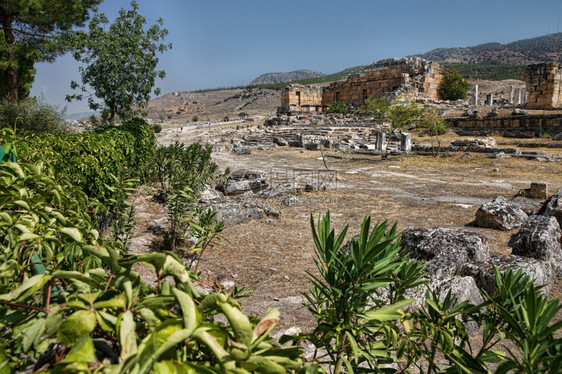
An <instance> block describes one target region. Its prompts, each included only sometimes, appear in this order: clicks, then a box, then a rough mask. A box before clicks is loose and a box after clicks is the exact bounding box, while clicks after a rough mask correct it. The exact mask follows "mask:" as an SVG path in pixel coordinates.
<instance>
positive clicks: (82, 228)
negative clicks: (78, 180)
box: [0, 162, 103, 285]
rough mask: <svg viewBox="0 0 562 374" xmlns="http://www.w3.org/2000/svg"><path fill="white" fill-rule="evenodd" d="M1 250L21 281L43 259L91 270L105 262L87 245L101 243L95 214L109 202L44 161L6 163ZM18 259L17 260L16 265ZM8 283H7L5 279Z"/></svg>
mask: <svg viewBox="0 0 562 374" xmlns="http://www.w3.org/2000/svg"><path fill="white" fill-rule="evenodd" d="M0 186H1V188H0V212H1V213H0V238H2V239H0V243H1V246H2V248H3V251H2V252H1V253H0V257H2V261H1V262H2V263H4V265H3V266H9V267H10V266H13V271H14V276H16V274H17V277H19V278H18V279H19V281H20V282H21V281H22V280H23V279H25V278H26V277H25V276H24V275H25V274H26V273H29V272H30V269H31V268H33V267H35V266H36V265H38V264H34V261H32V256H33V255H34V254H37V255H39V256H40V258H41V259H42V262H43V263H45V264H48V266H49V267H50V268H53V269H59V270H85V269H89V268H92V267H95V266H99V265H100V262H99V259H98V258H97V257H92V256H90V255H89V254H88V252H85V251H84V249H83V246H96V245H98V244H99V233H98V231H97V230H96V229H95V225H94V224H93V223H92V220H91V217H92V215H93V214H94V213H95V212H96V211H98V210H100V209H103V207H102V206H101V205H100V204H99V203H98V202H97V201H95V200H92V199H89V198H88V197H87V196H86V194H84V193H83V192H82V191H81V190H80V189H79V188H77V187H73V186H71V185H69V184H61V183H60V182H57V178H56V177H55V176H54V175H53V174H52V173H51V172H49V171H48V170H46V168H45V166H44V165H43V164H42V163H38V164H16V163H11V162H7V163H0ZM10 264H12V265H10ZM2 284H3V285H5V283H2Z"/></svg>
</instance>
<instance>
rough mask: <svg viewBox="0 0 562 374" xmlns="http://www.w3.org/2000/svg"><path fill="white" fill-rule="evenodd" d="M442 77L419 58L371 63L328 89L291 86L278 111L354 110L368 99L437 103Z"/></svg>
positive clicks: (435, 64)
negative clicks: (335, 107)
mask: <svg viewBox="0 0 562 374" xmlns="http://www.w3.org/2000/svg"><path fill="white" fill-rule="evenodd" d="M441 80H442V75H441V69H440V67H439V64H437V63H436V62H430V61H426V60H424V59H422V58H419V57H409V58H401V59H388V60H382V61H378V62H375V63H373V64H372V65H370V66H368V67H367V68H365V70H364V71H363V73H361V74H358V75H353V76H350V77H349V78H348V79H347V80H345V81H342V82H334V83H332V84H330V85H329V86H325V87H320V86H303V85H291V86H289V87H286V88H285V89H284V90H283V92H282V94H281V107H280V108H279V109H280V111H283V112H322V111H324V110H325V109H326V108H327V106H328V105H330V104H331V103H333V102H335V101H339V102H343V103H346V104H348V105H352V106H354V107H359V106H361V105H363V103H364V102H365V99H367V98H371V97H383V96H389V97H400V98H404V99H410V100H411V99H418V98H425V99H433V100H437V99H438V94H437V90H438V87H439V84H440V83H441Z"/></svg>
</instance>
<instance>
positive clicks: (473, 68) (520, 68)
mask: <svg viewBox="0 0 562 374" xmlns="http://www.w3.org/2000/svg"><path fill="white" fill-rule="evenodd" d="M441 65H442V66H443V68H445V69H454V70H456V71H458V72H459V74H460V75H462V77H463V78H464V79H466V80H494V81H501V80H505V79H518V80H523V75H524V73H525V65H510V64H499V63H478V64H467V63H452V62H443V63H441Z"/></svg>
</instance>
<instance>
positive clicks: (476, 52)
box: [417, 33, 562, 65]
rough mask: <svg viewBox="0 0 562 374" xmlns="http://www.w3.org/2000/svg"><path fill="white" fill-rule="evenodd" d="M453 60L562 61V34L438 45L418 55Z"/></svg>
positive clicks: (502, 61) (433, 58)
mask: <svg viewBox="0 0 562 374" xmlns="http://www.w3.org/2000/svg"><path fill="white" fill-rule="evenodd" d="M417 56H420V57H423V58H425V59H428V60H433V61H438V62H451V63H486V64H490V63H500V64H512V65H528V64H536V63H541V62H549V61H552V62H560V61H562V33H557V34H550V35H545V36H539V37H536V38H530V39H523V40H518V41H515V42H512V43H509V44H501V43H485V44H480V45H477V46H473V47H466V48H437V49H434V50H432V51H429V52H427V53H424V54H420V55H417Z"/></svg>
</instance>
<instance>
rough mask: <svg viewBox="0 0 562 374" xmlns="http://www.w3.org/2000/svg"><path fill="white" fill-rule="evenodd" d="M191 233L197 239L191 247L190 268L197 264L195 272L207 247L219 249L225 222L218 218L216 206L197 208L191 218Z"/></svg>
mask: <svg viewBox="0 0 562 374" xmlns="http://www.w3.org/2000/svg"><path fill="white" fill-rule="evenodd" d="M188 223H189V233H190V234H191V236H193V237H194V238H195V239H196V242H195V244H194V245H193V247H192V248H191V251H190V252H191V261H190V263H189V268H192V267H193V264H195V269H194V272H197V269H198V268H199V263H200V261H201V258H202V257H203V253H204V252H205V250H206V249H207V248H215V249H217V248H218V246H217V242H220V241H222V237H221V235H220V234H221V232H222V231H223V230H224V223H223V222H222V221H219V220H218V218H217V211H216V210H215V209H214V208H208V209H207V208H203V207H200V208H197V209H195V211H194V212H193V218H192V219H190V220H189V222H188Z"/></svg>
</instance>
